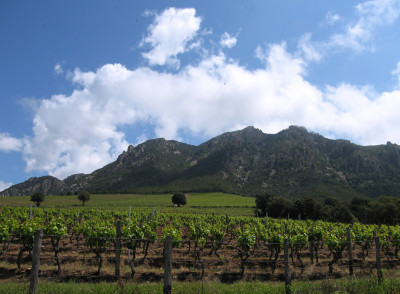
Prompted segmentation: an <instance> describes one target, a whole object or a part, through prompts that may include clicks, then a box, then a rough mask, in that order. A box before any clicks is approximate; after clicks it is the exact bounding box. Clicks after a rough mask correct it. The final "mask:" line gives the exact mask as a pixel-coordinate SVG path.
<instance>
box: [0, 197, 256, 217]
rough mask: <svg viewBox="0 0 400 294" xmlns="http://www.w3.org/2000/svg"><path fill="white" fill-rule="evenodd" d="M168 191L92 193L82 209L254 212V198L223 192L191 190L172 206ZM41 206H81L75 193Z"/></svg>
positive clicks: (9, 200)
mask: <svg viewBox="0 0 400 294" xmlns="http://www.w3.org/2000/svg"><path fill="white" fill-rule="evenodd" d="M171 198H172V195H171V194H162V195H137V194H94V195H90V200H89V201H88V202H86V204H85V209H112V210H128V209H129V206H131V207H132V209H135V210H144V209H157V210H158V211H163V212H179V213H196V214H198V213H202V214H207V213H215V214H228V215H231V216H254V208H255V199H254V198H252V197H243V196H239V195H233V194H225V193H193V194H190V196H189V198H188V200H187V205H186V206H184V207H179V208H178V207H172V201H171ZM31 204H32V202H31V201H30V196H13V197H3V198H1V200H0V205H4V206H29V205H31ZM41 207H45V208H77V207H82V202H80V201H79V200H78V196H76V195H71V196H54V195H49V196H46V197H45V201H44V202H42V204H41Z"/></svg>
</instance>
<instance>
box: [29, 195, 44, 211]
mask: <svg viewBox="0 0 400 294" xmlns="http://www.w3.org/2000/svg"><path fill="white" fill-rule="evenodd" d="M31 201H32V202H35V203H36V206H37V207H39V206H40V203H41V202H43V201H44V194H43V193H42V192H35V193H33V194H32V196H31Z"/></svg>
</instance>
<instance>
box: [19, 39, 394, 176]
mask: <svg viewBox="0 0 400 294" xmlns="http://www.w3.org/2000/svg"><path fill="white" fill-rule="evenodd" d="M257 54H258V55H259V57H261V58H263V61H264V63H265V67H263V68H259V69H256V70H249V69H247V68H246V67H243V66H240V65H239V64H237V63H235V62H233V61H230V60H229V59H228V58H226V57H225V55H224V54H222V53H220V54H219V55H212V56H209V57H206V58H204V59H203V60H202V62H200V63H199V64H198V65H196V66H194V65H189V66H186V67H184V68H182V69H181V70H180V71H179V72H177V73H166V72H163V73H160V72H158V71H155V70H152V69H150V68H146V67H139V68H136V69H134V70H129V69H127V68H125V67H124V66H122V65H120V64H107V65H104V66H103V67H101V68H99V69H98V70H97V71H96V72H81V71H80V70H75V71H74V73H72V74H71V75H72V76H71V77H70V78H71V80H72V81H77V82H79V87H80V88H79V89H77V90H75V91H74V92H73V93H72V94H71V95H69V96H66V95H55V96H53V97H51V98H50V99H46V100H42V101H41V103H40V105H39V106H38V108H37V109H36V115H35V118H34V122H33V123H34V127H33V134H34V136H33V137H32V138H31V139H30V140H29V142H27V143H26V144H25V146H24V150H23V154H24V158H25V160H26V163H27V167H26V169H27V170H28V171H31V170H42V171H43V170H44V171H48V172H49V173H50V174H52V175H54V176H56V177H59V178H64V177H66V176H68V175H70V174H72V173H78V172H91V171H93V170H94V169H97V168H100V167H102V166H104V165H105V164H107V163H109V162H111V161H113V160H115V159H116V157H117V156H118V155H119V154H120V153H121V152H122V151H123V150H126V148H127V146H128V142H127V141H126V139H125V134H124V133H123V132H122V131H121V129H125V128H124V126H133V127H135V126H137V125H143V124H146V125H147V126H153V128H154V132H155V134H156V136H157V137H164V138H166V139H179V138H180V136H181V134H182V133H191V134H193V135H196V136H203V137H211V136H215V135H218V134H220V133H222V132H224V131H229V130H233V129H237V128H240V127H245V126H247V125H254V126H256V127H258V128H260V129H262V130H263V131H264V132H267V133H274V132H277V131H280V130H281V129H283V128H286V127H288V126H289V125H291V124H295V125H303V126H305V127H307V128H309V129H311V130H315V131H319V132H321V133H329V134H332V136H333V137H335V136H336V137H351V138H357V142H358V143H362V144H377V143H382V142H386V141H387V140H390V141H393V142H399V138H398V137H396V134H399V133H400V117H399V116H398V114H397V109H399V108H400V92H399V91H397V92H396V91H393V92H387V93H382V94H379V93H375V92H373V91H372V90H371V89H370V88H368V87H362V88H360V87H355V86H352V85H347V84H342V85H340V86H338V87H327V88H326V89H322V90H321V89H318V88H317V87H316V86H314V85H312V84H310V83H309V82H308V81H307V80H305V79H304V77H303V76H304V74H305V69H304V66H305V63H304V61H303V60H302V59H300V58H295V57H294V56H293V55H291V54H290V53H288V52H287V50H286V46H285V44H284V43H282V44H275V45H271V46H269V47H268V48H267V49H266V50H263V49H262V48H261V47H259V48H258V50H257ZM83 77H84V78H83ZM88 77H89V78H88ZM146 138H147V137H145V136H143V137H142V136H141V137H139V138H137V141H138V142H141V141H142V140H144V139H146ZM135 143H136V142H135ZM17 146H20V145H17Z"/></svg>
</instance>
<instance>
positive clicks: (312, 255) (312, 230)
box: [310, 228, 314, 264]
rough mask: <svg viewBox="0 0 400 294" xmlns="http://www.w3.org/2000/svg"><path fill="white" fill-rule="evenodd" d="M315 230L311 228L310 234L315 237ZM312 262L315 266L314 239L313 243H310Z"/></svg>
mask: <svg viewBox="0 0 400 294" xmlns="http://www.w3.org/2000/svg"><path fill="white" fill-rule="evenodd" d="M313 232H314V229H313V228H311V230H310V233H311V235H313ZM310 262H311V264H314V237H313V239H312V241H310Z"/></svg>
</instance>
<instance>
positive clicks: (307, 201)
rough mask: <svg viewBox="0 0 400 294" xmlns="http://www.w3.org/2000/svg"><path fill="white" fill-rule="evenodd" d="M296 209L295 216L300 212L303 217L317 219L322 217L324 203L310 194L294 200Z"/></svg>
mask: <svg viewBox="0 0 400 294" xmlns="http://www.w3.org/2000/svg"><path fill="white" fill-rule="evenodd" d="M294 210H295V215H294V217H295V216H296V215H299V214H300V215H301V217H302V218H303V219H312V220H317V219H321V218H322V214H321V210H322V204H321V203H319V202H318V201H317V200H315V199H314V198H312V197H310V196H304V197H303V198H301V199H299V200H296V201H295V202H294Z"/></svg>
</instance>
